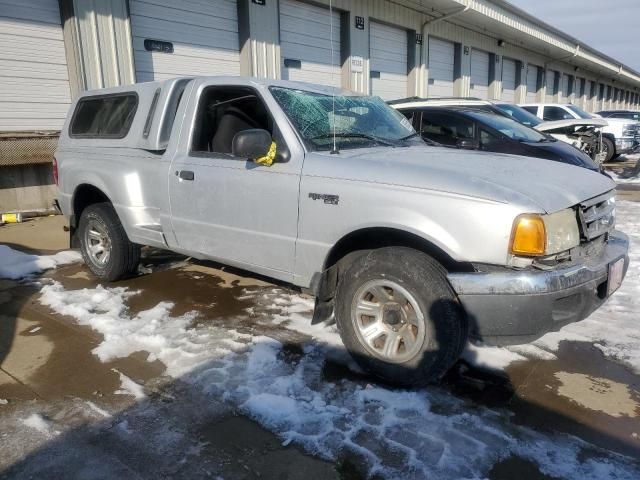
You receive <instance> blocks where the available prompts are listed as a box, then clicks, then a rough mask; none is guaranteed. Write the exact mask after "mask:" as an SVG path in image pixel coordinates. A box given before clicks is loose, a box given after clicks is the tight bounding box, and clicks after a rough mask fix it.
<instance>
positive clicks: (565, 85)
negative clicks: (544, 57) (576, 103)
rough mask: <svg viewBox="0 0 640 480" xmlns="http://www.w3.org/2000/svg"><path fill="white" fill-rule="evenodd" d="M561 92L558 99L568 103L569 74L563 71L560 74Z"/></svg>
mask: <svg viewBox="0 0 640 480" xmlns="http://www.w3.org/2000/svg"><path fill="white" fill-rule="evenodd" d="M561 88H562V92H561V96H560V101H561V102H562V103H569V75H567V74H565V73H563V74H562V86H561Z"/></svg>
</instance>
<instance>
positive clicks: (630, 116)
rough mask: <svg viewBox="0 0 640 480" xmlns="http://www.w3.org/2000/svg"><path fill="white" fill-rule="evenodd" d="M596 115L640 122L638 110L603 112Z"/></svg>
mask: <svg viewBox="0 0 640 480" xmlns="http://www.w3.org/2000/svg"><path fill="white" fill-rule="evenodd" d="M596 115H600V116H601V117H603V118H624V119H627V120H635V121H636V122H640V111H638V110H602V111H600V112H596Z"/></svg>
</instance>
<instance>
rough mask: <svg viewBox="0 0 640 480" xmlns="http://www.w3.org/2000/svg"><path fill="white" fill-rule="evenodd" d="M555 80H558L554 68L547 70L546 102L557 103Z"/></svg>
mask: <svg viewBox="0 0 640 480" xmlns="http://www.w3.org/2000/svg"><path fill="white" fill-rule="evenodd" d="M555 81H556V72H555V71H553V70H547V71H546V75H545V87H546V96H545V99H546V103H555V92H554V84H555Z"/></svg>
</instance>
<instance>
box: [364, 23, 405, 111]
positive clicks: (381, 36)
mask: <svg viewBox="0 0 640 480" xmlns="http://www.w3.org/2000/svg"><path fill="white" fill-rule="evenodd" d="M369 31H370V43H369V59H370V60H369V61H370V65H369V68H370V70H371V73H370V78H371V94H372V95H378V96H380V97H382V98H383V99H384V100H394V99H398V98H405V97H407V31H406V30H403V29H401V28H395V27H389V26H387V25H382V24H381V23H376V22H371V23H370V24H369Z"/></svg>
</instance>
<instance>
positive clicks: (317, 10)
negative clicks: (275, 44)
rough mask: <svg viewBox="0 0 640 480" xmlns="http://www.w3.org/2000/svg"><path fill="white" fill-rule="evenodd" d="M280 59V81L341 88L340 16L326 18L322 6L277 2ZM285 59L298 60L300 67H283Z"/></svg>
mask: <svg viewBox="0 0 640 480" xmlns="http://www.w3.org/2000/svg"><path fill="white" fill-rule="evenodd" d="M330 19H331V23H332V24H333V26H331V24H330ZM332 29H333V36H331V31H332ZM332 46H333V56H332V54H331V48H332ZM280 56H281V58H282V60H281V67H282V78H283V79H284V80H295V81H301V82H312V83H320V84H323V85H333V86H336V87H339V86H341V83H342V79H341V65H340V13H339V12H336V11H334V12H333V16H330V15H329V10H328V9H326V8H323V7H316V6H314V5H308V4H306V3H303V2H297V1H293V0H281V1H280ZM285 59H291V60H299V61H300V63H301V67H300V68H288V67H285V66H284V61H285Z"/></svg>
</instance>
